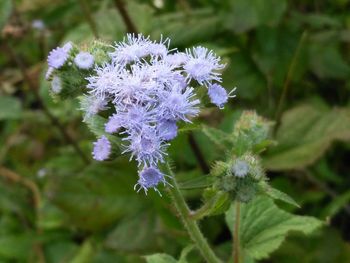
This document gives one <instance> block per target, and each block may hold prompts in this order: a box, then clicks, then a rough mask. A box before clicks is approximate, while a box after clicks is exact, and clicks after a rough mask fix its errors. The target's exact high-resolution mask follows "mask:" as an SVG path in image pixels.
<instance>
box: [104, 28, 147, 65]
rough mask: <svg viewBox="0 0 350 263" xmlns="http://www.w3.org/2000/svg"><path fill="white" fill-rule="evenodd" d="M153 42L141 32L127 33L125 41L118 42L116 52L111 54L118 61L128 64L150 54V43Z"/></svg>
mask: <svg viewBox="0 0 350 263" xmlns="http://www.w3.org/2000/svg"><path fill="white" fill-rule="evenodd" d="M151 43H152V42H151V41H150V40H149V38H148V37H147V38H146V37H144V36H143V35H141V34H138V35H137V36H136V35H134V34H127V36H126V39H124V41H122V42H119V43H116V45H115V50H114V52H111V53H110V54H109V55H110V57H111V58H112V60H113V61H114V62H116V63H122V64H128V63H130V62H134V61H138V60H140V59H141V58H143V57H145V56H147V55H148V54H149V50H148V45H149V44H151Z"/></svg>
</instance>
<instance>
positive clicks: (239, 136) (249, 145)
mask: <svg viewBox="0 0 350 263" xmlns="http://www.w3.org/2000/svg"><path fill="white" fill-rule="evenodd" d="M269 128H270V123H269V122H268V121H266V120H264V119H263V118H261V117H260V116H258V115H257V114H256V113H255V112H252V111H246V112H243V113H242V115H241V117H240V119H239V120H238V121H237V122H236V125H235V127H234V130H233V132H232V134H231V136H232V143H233V147H234V149H233V151H232V152H230V154H229V157H228V160H227V161H226V162H217V163H216V165H215V166H214V168H213V170H212V174H213V175H214V176H215V177H216V182H215V185H214V187H216V188H217V189H218V190H220V191H224V192H227V193H229V195H230V196H231V198H232V199H234V200H238V201H240V202H248V201H250V200H252V199H253V198H254V196H255V195H256V194H257V193H258V191H259V183H260V182H261V181H263V180H266V176H265V171H264V169H263V168H262V164H261V160H260V157H259V156H258V155H257V153H254V152H253V150H254V147H255V146H256V145H258V144H260V143H262V142H263V141H264V140H266V139H267V138H268V135H269Z"/></svg>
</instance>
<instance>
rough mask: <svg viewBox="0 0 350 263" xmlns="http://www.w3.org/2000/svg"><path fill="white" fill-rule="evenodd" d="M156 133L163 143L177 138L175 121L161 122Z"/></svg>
mask: <svg viewBox="0 0 350 263" xmlns="http://www.w3.org/2000/svg"><path fill="white" fill-rule="evenodd" d="M157 128H158V133H159V135H160V137H161V138H162V139H163V140H165V141H170V140H172V139H174V138H175V137H176V136H177V125H176V121H172V120H162V121H160V122H159V124H158V127H157Z"/></svg>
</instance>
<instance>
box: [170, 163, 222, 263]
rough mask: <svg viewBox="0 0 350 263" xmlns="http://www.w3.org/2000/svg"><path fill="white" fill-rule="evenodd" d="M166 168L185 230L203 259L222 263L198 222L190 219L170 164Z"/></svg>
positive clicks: (172, 195) (210, 262)
mask: <svg viewBox="0 0 350 263" xmlns="http://www.w3.org/2000/svg"><path fill="white" fill-rule="evenodd" d="M166 167H167V170H168V173H169V175H170V176H171V177H172V178H173V179H172V187H169V192H170V195H171V197H172V200H173V202H174V204H175V206H176V208H177V210H178V212H179V214H180V217H181V219H182V221H183V223H184V225H185V228H186V230H187V232H188V234H189V235H190V237H191V239H192V240H193V242H194V243H195V245H196V246H197V249H198V250H199V251H200V253H201V254H202V256H203V258H204V259H205V260H206V261H207V262H208V263H221V260H220V259H219V258H218V257H217V256H216V255H215V254H214V252H213V250H212V249H211V248H210V246H209V244H208V242H207V240H206V239H205V237H204V236H203V234H202V232H201V231H200V229H199V227H198V224H197V223H196V220H194V219H192V218H191V217H190V213H191V211H190V209H189V207H188V206H187V204H186V201H185V199H184V197H183V195H182V194H181V192H180V189H179V186H178V184H177V182H176V179H175V175H174V174H173V172H172V171H171V168H170V166H169V163H166Z"/></svg>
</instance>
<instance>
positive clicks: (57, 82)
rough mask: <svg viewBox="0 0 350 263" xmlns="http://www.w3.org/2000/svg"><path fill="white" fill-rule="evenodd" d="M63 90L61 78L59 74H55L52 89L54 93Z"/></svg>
mask: <svg viewBox="0 0 350 263" xmlns="http://www.w3.org/2000/svg"><path fill="white" fill-rule="evenodd" d="M61 90H62V83H61V78H60V77H58V76H54V77H53V79H52V81H51V91H52V92H53V93H54V94H58V93H60V92H61Z"/></svg>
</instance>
